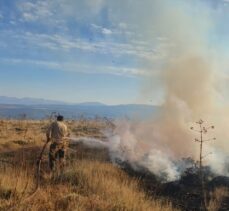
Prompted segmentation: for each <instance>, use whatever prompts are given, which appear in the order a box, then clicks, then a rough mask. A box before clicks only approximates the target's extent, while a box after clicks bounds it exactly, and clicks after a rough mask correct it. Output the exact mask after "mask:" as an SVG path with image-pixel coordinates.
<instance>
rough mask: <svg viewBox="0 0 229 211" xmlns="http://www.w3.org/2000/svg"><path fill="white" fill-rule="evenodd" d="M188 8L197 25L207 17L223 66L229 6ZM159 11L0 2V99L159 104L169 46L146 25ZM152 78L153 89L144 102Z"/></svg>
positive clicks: (105, 2) (92, 0) (207, 1)
mask: <svg viewBox="0 0 229 211" xmlns="http://www.w3.org/2000/svg"><path fill="white" fill-rule="evenodd" d="M155 2H156V1H155ZM164 2H165V4H167V3H168V2H170V3H168V4H170V5H169V6H170V7H171V9H172V8H173V7H174V8H175V7H177V6H179V4H183V3H184V1H179V0H175V1H173V3H171V1H169V0H167V1H166V0H164ZM182 2H183V3H182ZM186 2H187V5H188V8H189V11H191V12H190V15H191V14H192V12H197V13H198V12H199V17H200V21H202V20H201V12H202V10H204V11H207V12H208V15H209V16H210V19H214V26H213V27H212V30H211V33H209V34H208V33H207V34H205V36H206V40H208V41H209V46H211V47H212V48H213V49H214V50H215V51H216V54H217V55H218V52H220V58H221V55H222V58H224V59H222V60H223V61H224V62H225V66H227V59H226V58H227V56H228V55H229V51H228V47H227V46H229V45H228V44H229V43H228V41H229V39H228V35H229V31H228V30H229V27H228V23H229V1H227V0H199V1H196V0H193V1H190V0H186ZM197 2H198V3H197ZM199 2H201V6H200V4H199ZM157 12H158V11H156V8H155V7H154V1H153V0H152V1H150V0H143V1H141V2H139V1H138V0H132V1H131V0H126V1H125V0H123V1H121V0H10V1H9V0H1V1H0V95H4V96H15V97H37V98H45V99H53V100H61V101H67V102H85V101H99V102H103V103H107V104H124V103H153V104H158V103H160V102H161V100H162V97H163V94H162V92H163V91H162V89H161V88H160V79H159V77H158V75H159V73H158V72H160V67H161V66H162V64H163V61H164V60H165V59H166V56H165V55H166V50H167V48H169V46H170V45H171V43H169V42H168V41H167V38H166V36H161V35H159V34H158V33H157V30H156V29H155V24H153V23H154V21H152V24H151V20H150V18H153V16H152V13H157ZM209 12H210V14H209ZM203 15H204V16H205V15H206V14H205V13H204V14H203ZM205 17H206V16H205ZM157 22H158V23H159V24H160V20H157ZM193 30H195V29H193ZM149 74H150V75H151V80H150V83H152V84H153V90H152V93H151V95H150V96H147V97H145V98H144V97H142V90H144V83H146V82H147V78H148V75H149ZM152 75H153V77H152ZM154 76H155V77H154ZM143 95H144V94H143Z"/></svg>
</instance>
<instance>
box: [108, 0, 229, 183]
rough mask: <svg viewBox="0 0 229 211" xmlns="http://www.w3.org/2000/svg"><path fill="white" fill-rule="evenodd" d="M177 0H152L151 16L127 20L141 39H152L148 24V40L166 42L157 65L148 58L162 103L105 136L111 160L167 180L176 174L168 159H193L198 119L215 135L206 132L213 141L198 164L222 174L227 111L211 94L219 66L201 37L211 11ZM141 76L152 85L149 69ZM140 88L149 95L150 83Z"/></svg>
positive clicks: (204, 35) (206, 30) (207, 30)
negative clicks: (154, 110)
mask: <svg viewBox="0 0 229 211" xmlns="http://www.w3.org/2000/svg"><path fill="white" fill-rule="evenodd" d="M146 2H148V1H146ZM178 2H179V4H178V5H175V4H174V5H173V4H172V3H168V1H157V0H155V1H152V5H151V6H152V8H154V9H152V10H153V15H152V14H147V15H148V16H147V15H143V17H142V18H141V17H140V19H141V20H140V21H139V20H137V19H135V18H134V17H132V18H133V20H134V21H139V25H140V26H139V27H140V29H141V30H142V33H143V34H144V33H145V39H146V40H148V41H149V42H151V41H152V39H151V37H150V32H149V30H148V28H150V27H151V26H153V28H154V35H152V36H155V31H156V34H157V36H160V37H163V38H165V39H166V40H167V43H168V42H169V45H168V46H167V49H166V54H165V55H166V56H165V57H164V58H163V59H161V60H160V61H159V64H158V63H156V61H155V60H154V59H153V58H152V61H151V62H152V66H153V64H154V63H156V65H155V66H157V67H160V71H159V72H160V74H159V76H158V78H160V80H161V87H162V88H163V90H164V93H165V94H164V102H163V104H162V106H161V110H160V113H159V114H158V116H157V118H154V119H152V120H151V121H144V122H127V121H121V122H118V123H117V125H118V127H117V129H116V131H115V132H116V134H117V135H116V136H114V137H112V138H111V146H113V147H111V148H112V150H113V151H114V152H115V153H113V156H115V157H116V158H117V157H119V158H120V159H122V160H123V161H129V162H130V163H133V164H134V163H136V162H137V163H138V164H141V165H143V166H145V167H147V168H148V169H149V170H150V171H152V172H153V173H154V174H156V175H158V176H160V175H161V174H166V175H167V179H168V180H174V179H177V178H178V177H179V174H180V172H179V171H178V166H176V165H175V164H174V162H173V161H174V160H177V159H180V158H182V157H189V156H191V157H193V158H194V159H197V158H198V157H197V156H198V153H199V145H198V144H197V143H195V142H194V138H195V137H196V136H198V134H195V133H193V132H191V131H190V130H189V128H190V126H193V125H194V126H195V122H196V121H198V120H199V119H200V118H202V119H203V120H206V122H207V124H214V125H215V127H216V131H215V132H212V133H210V132H209V134H208V135H209V136H207V135H206V136H205V137H204V138H206V139H208V138H209V137H211V136H214V135H216V136H217V140H216V141H212V142H208V143H206V145H205V146H204V149H205V150H204V154H207V153H209V152H212V153H213V154H214V155H213V156H212V155H209V157H207V158H206V159H205V160H204V163H205V164H207V165H211V167H212V169H213V170H214V171H215V172H217V173H220V174H225V175H226V174H228V169H227V168H225V158H226V154H227V153H228V147H227V146H228V144H227V138H229V133H228V132H227V131H228V130H227V128H226V125H225V122H228V121H226V118H225V115H226V114H228V112H227V110H228V109H227V108H225V106H223V105H220V104H219V103H218V102H217V99H218V98H217V97H218V96H219V95H220V93H217V92H216V90H215V84H216V83H217V82H218V81H217V71H218V70H217V69H216V67H217V68H220V65H218V66H217V65H216V61H215V60H213V59H212V54H211V53H210V52H211V51H210V50H209V49H210V47H209V46H210V45H209V40H208V39H207V38H208V35H209V34H210V32H211V29H212V27H214V24H215V23H214V20H213V18H212V17H211V11H210V10H208V9H206V8H205V7H204V5H202V4H200V3H197V1H194V2H193V4H194V5H195V6H194V8H195V9H193V10H191V9H190V4H191V1H178ZM148 4H150V3H149V2H148ZM148 6H149V5H148ZM192 8H193V7H192ZM139 9H141V7H140V5H139ZM200 11H201V13H200ZM200 14H201V15H200ZM213 61H214V62H213ZM147 77H152V80H149V78H147V80H146V81H147V82H148V81H154V77H155V71H153V70H152V71H151V72H149V73H147ZM145 87H147V89H146V88H145V89H144V93H142V95H143V96H144V97H147V93H148V97H151V96H153V95H152V89H153V87H154V86H153V84H152V86H151V84H146V86H145ZM151 87H152V88H151ZM222 110H223V111H224V113H223V112H222ZM207 126H209V125H207Z"/></svg>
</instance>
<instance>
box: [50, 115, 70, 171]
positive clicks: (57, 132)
mask: <svg viewBox="0 0 229 211" xmlns="http://www.w3.org/2000/svg"><path fill="white" fill-rule="evenodd" d="M46 136H47V142H50V141H51V145H50V149H49V167H50V169H51V171H52V172H54V171H56V162H57V161H58V162H59V167H60V169H61V170H63V168H64V165H65V156H66V148H67V140H66V138H67V137H69V136H70V133H69V131H68V128H67V126H66V124H65V123H64V117H63V116H61V115H58V116H57V119H56V121H55V122H53V123H52V124H51V125H50V126H49V128H48V130H47V132H46Z"/></svg>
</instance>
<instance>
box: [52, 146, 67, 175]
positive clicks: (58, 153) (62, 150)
mask: <svg viewBox="0 0 229 211" xmlns="http://www.w3.org/2000/svg"><path fill="white" fill-rule="evenodd" d="M65 155H66V147H65V145H64V144H63V143H52V144H51V145H50V149H49V167H50V169H51V170H52V171H53V170H56V162H57V161H58V162H59V165H60V168H63V167H64V165H65Z"/></svg>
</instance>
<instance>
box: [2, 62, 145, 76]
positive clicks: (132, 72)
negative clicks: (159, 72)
mask: <svg viewBox="0 0 229 211" xmlns="http://www.w3.org/2000/svg"><path fill="white" fill-rule="evenodd" d="M0 63H8V64H22V65H37V66H40V67H46V68H49V69H53V70H59V71H66V72H81V73H86V74H111V75H122V76H126V77H133V76H138V75H142V76H144V75H147V74H148V73H149V70H147V69H138V68H130V67H116V66H103V65H98V66H95V65H88V64H79V63H75V62H60V61H44V60H29V59H12V58H11V59H0Z"/></svg>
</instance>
